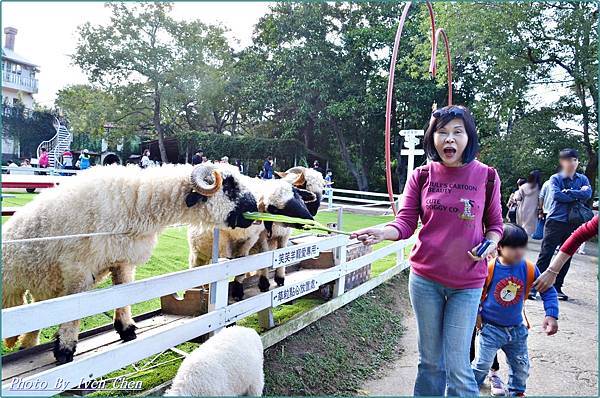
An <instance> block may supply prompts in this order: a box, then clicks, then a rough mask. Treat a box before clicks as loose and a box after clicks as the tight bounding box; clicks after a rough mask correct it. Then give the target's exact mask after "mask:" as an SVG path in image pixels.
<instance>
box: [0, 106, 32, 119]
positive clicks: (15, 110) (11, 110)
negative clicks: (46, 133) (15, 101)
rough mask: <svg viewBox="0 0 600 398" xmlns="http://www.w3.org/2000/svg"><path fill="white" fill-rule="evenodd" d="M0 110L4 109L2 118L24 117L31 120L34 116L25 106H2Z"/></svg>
mask: <svg viewBox="0 0 600 398" xmlns="http://www.w3.org/2000/svg"><path fill="white" fill-rule="evenodd" d="M0 109H2V116H5V117H11V116H13V117H19V116H22V117H24V118H30V117H32V116H33V110H32V109H29V108H25V107H23V106H11V105H6V104H2V105H1V106H0Z"/></svg>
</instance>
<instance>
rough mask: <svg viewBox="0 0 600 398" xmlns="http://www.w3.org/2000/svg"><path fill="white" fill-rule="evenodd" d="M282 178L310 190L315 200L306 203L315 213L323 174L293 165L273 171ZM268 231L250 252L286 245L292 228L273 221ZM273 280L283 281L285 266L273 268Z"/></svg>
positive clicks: (321, 189)
mask: <svg viewBox="0 0 600 398" xmlns="http://www.w3.org/2000/svg"><path fill="white" fill-rule="evenodd" d="M275 173H276V174H277V175H278V176H279V177H281V179H282V180H284V181H287V182H289V183H290V184H292V185H293V186H295V187H296V188H298V189H304V190H307V191H309V192H312V193H313V194H314V195H315V197H316V200H314V201H311V202H310V203H307V204H306V207H307V208H308V211H309V212H310V214H311V215H313V216H315V215H317V212H318V211H319V206H320V205H321V200H322V199H323V189H325V179H324V178H323V175H322V174H321V173H320V172H318V171H317V170H314V169H309V168H307V167H302V166H298V167H293V168H291V169H289V170H287V171H285V172H275ZM270 229H271V231H270V233H267V232H266V231H263V232H261V234H260V236H259V238H258V239H257V241H256V243H255V245H254V247H253V248H252V249H251V250H250V253H252V254H254V253H261V252H264V251H266V250H276V249H280V248H282V247H286V246H287V245H288V241H289V238H290V235H291V233H292V230H291V229H290V228H289V227H287V226H286V225H283V224H281V223H275V224H273V225H272V226H271V228H270ZM275 282H276V283H277V285H278V286H283V284H284V283H285V267H279V268H277V269H276V270H275Z"/></svg>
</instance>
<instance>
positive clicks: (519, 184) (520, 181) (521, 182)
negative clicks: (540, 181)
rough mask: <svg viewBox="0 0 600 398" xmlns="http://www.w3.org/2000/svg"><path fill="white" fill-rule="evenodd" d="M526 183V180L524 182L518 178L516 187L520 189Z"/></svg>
mask: <svg viewBox="0 0 600 398" xmlns="http://www.w3.org/2000/svg"><path fill="white" fill-rule="evenodd" d="M526 182H527V180H526V179H524V178H519V179H518V180H517V186H518V187H520V186H521V185H523V184H525V183H526Z"/></svg>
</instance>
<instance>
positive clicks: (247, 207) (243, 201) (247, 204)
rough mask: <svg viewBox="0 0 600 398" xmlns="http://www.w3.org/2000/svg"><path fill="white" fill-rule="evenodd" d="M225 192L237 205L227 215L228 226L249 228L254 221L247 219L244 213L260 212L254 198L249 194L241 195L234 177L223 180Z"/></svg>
mask: <svg viewBox="0 0 600 398" xmlns="http://www.w3.org/2000/svg"><path fill="white" fill-rule="evenodd" d="M223 192H224V193H225V195H227V197H228V198H229V199H230V200H232V201H233V202H234V203H235V204H236V205H235V208H234V209H233V210H232V211H231V212H230V213H229V214H228V215H227V220H226V223H227V226H228V227H230V228H235V227H241V228H248V227H249V226H250V225H252V223H253V221H252V220H247V219H245V218H244V213H245V212H255V211H258V207H257V206H256V199H254V196H253V195H252V194H251V193H249V192H245V193H241V191H240V187H239V185H238V183H237V181H236V180H235V179H234V178H233V177H232V176H228V177H226V178H225V179H224V180H223Z"/></svg>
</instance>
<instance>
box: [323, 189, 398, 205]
mask: <svg viewBox="0 0 600 398" xmlns="http://www.w3.org/2000/svg"><path fill="white" fill-rule="evenodd" d="M324 195H325V198H326V199H327V208H328V209H332V208H334V207H342V208H344V209H361V210H365V209H368V208H378V209H379V210H387V209H388V208H390V207H391V206H390V201H389V196H388V194H387V193H381V192H368V191H353V190H350V189H339V188H325V190H324ZM400 196H401V195H394V200H395V201H396V202H398V201H399V200H400ZM334 201H336V202H337V203H335V204H334V203H333V202H334Z"/></svg>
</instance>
